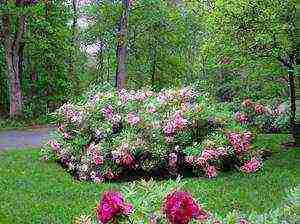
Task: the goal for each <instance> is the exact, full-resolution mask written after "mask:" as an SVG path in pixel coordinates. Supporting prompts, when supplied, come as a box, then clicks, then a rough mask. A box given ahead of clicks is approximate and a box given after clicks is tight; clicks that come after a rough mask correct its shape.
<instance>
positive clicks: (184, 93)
mask: <svg viewBox="0 0 300 224" xmlns="http://www.w3.org/2000/svg"><path fill="white" fill-rule="evenodd" d="M178 95H179V97H181V98H191V97H192V96H193V91H192V89H191V88H188V87H186V88H182V89H180V90H179V93H178Z"/></svg>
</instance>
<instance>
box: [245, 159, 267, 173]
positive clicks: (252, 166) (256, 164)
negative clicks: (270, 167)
mask: <svg viewBox="0 0 300 224" xmlns="http://www.w3.org/2000/svg"><path fill="white" fill-rule="evenodd" d="M261 166H262V163H261V161H259V160H258V159H256V158H254V159H251V160H250V161H248V162H247V163H245V164H244V165H243V166H241V167H240V170H241V171H242V172H243V173H253V172H256V171H257V170H258V169H259V168H260V167H261Z"/></svg>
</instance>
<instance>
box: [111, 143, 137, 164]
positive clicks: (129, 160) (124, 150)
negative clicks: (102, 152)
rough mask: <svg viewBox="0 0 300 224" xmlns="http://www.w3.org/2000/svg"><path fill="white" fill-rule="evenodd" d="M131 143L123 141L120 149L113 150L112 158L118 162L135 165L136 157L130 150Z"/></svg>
mask: <svg viewBox="0 0 300 224" xmlns="http://www.w3.org/2000/svg"><path fill="white" fill-rule="evenodd" d="M128 149H129V145H128V144H127V143H123V144H122V145H121V147H120V148H119V149H118V150H115V151H112V152H111V154H112V159H113V160H115V162H116V163H117V164H120V165H123V166H127V167H131V166H133V165H134V162H135V160H134V157H133V156H132V154H131V153H130V152H129V150H128Z"/></svg>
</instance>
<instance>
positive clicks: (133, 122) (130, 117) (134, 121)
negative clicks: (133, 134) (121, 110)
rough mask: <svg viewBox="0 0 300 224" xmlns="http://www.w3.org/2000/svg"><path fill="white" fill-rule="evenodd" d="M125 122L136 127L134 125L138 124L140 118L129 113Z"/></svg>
mask: <svg viewBox="0 0 300 224" xmlns="http://www.w3.org/2000/svg"><path fill="white" fill-rule="evenodd" d="M127 121H128V123H129V124H131V125H136V124H138V123H140V121H141V118H140V117H139V116H138V115H137V114H135V113H129V114H128V115H127Z"/></svg>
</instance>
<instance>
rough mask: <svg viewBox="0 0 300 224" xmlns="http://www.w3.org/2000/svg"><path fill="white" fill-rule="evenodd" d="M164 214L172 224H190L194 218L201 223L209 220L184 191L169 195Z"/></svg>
mask: <svg viewBox="0 0 300 224" xmlns="http://www.w3.org/2000/svg"><path fill="white" fill-rule="evenodd" d="M163 212H164V214H165V215H166V217H167V219H168V220H169V222H170V223H171V224H188V223H189V222H190V221H191V220H192V219H193V218H194V219H197V220H201V221H204V220H206V219H207V218H208V214H207V213H206V212H205V211H204V210H202V208H200V207H199V205H198V204H197V203H196V202H195V201H194V199H193V198H192V196H191V195H190V194H189V193H187V192H184V191H173V192H171V193H170V194H168V195H167V196H166V198H165V202H164V204H163Z"/></svg>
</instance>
